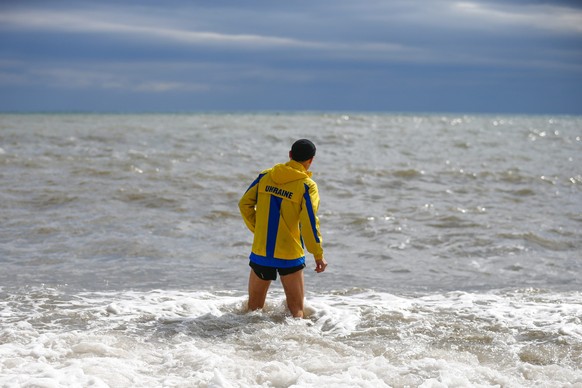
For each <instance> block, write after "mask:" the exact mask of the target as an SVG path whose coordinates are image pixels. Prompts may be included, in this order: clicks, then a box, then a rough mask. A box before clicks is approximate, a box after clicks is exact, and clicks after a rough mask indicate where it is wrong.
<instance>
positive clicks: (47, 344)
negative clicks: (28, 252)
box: [0, 288, 582, 387]
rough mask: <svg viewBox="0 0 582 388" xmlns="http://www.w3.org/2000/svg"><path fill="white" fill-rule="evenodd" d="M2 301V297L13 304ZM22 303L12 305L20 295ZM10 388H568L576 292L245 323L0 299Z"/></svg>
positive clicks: (129, 306) (190, 299)
mask: <svg viewBox="0 0 582 388" xmlns="http://www.w3.org/2000/svg"><path fill="white" fill-rule="evenodd" d="M15 291H16V292H15ZM24 291H26V292H24ZM0 295H2V299H1V301H0V305H1V307H2V310H1V311H2V320H3V325H2V327H1V328H0V338H2V340H3V341H2V343H1V344H0V354H1V355H2V361H1V363H2V368H3V373H2V374H1V375H0V383H2V384H4V385H8V386H10V385H11V384H18V385H27V384H28V385H31V384H32V385H39V384H44V385H47V384H52V385H55V384H56V385H60V386H80V385H81V386H83V385H90V384H93V385H101V386H117V387H129V386H136V385H138V386H159V385H168V384H170V383H171V384H172V385H192V384H195V385H198V386H206V385H212V384H216V383H217V382H219V383H220V384H221V385H222V386H231V387H243V386H261V385H269V386H278V385H281V386H290V385H295V386H314V385H318V386H322V385H323V386H325V385H326V384H332V385H333V386H370V385H373V386H394V387H404V386H421V385H423V384H424V385H431V384H432V385H434V384H437V385H449V384H461V385H468V386H478V385H483V386H490V385H509V386H516V387H520V386H531V385H532V384H543V385H548V386H564V385H568V384H576V383H577V382H579V381H580V380H581V379H582V372H581V371H580V369H579V365H580V363H581V362H582V330H580V325H581V322H580V317H581V316H582V307H581V306H580V304H579V300H580V297H581V296H582V295H580V293H579V292H570V293H552V292H546V291H544V290H538V289H515V290H507V291H500V292H491V293H467V292H449V293H432V294H415V295H395V294H387V293H379V292H375V291H372V290H366V289H344V290H337V291H335V292H329V293H324V294H308V295H307V305H306V312H307V318H306V319H304V320H295V319H293V318H291V317H290V315H289V313H288V311H287V309H286V307H285V304H284V300H283V299H282V297H283V295H282V292H281V291H276V290H274V291H273V292H272V293H271V294H270V295H271V296H270V299H269V301H268V303H267V305H266V306H265V308H264V309H263V310H262V311H256V312H252V313H247V312H246V311H245V310H246V303H245V300H246V297H245V296H244V295H243V294H240V293H238V292H232V291H217V292H204V291H193V292H189V291H176V290H175V291H171V290H152V291H148V292H135V291H124V292H117V293H108V292H92V293H87V292H82V293H76V294H68V293H66V292H63V291H59V290H57V289H27V290H14V289H12V288H11V289H5V288H3V289H0Z"/></svg>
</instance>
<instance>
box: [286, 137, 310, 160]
mask: <svg viewBox="0 0 582 388" xmlns="http://www.w3.org/2000/svg"><path fill="white" fill-rule="evenodd" d="M314 156H315V144H313V143H312V142H311V141H309V140H307V139H299V140H297V141H296V142H295V143H293V146H291V151H289V157H290V158H291V159H293V160H295V161H296V162H305V161H307V160H310V159H312V158H313V157H314Z"/></svg>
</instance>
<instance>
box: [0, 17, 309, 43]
mask: <svg viewBox="0 0 582 388" xmlns="http://www.w3.org/2000/svg"><path fill="white" fill-rule="evenodd" d="M108 17H109V15H108V14H101V13H97V12H70V11H69V12H68V13H67V12H55V11H48V10H33V11H31V10H24V11H7V12H3V13H1V14H0V23H1V24H3V25H4V26H5V27H4V28H6V26H13V27H16V28H19V29H32V30H41V31H49V32H72V33H101V34H125V35H131V36H133V37H134V38H138V39H151V38H156V39H162V40H167V41H172V42H178V43H186V44H197V45H200V44H204V45H211V44H215V45H234V46H240V47H252V48H257V47H284V48H286V47H304V48H305V47H312V48H317V47H320V45H319V44H317V43H313V42H306V41H301V40H297V39H292V38H284V37H277V36H265V35H254V34H225V33H218V32H212V31H192V30H187V29H177V28H170V27H164V26H152V25H147V24H153V23H148V22H142V23H139V22H137V23H136V22H135V21H133V22H132V21H131V17H128V18H127V19H130V21H125V22H117V21H114V20H112V21H107V19H108ZM159 22H160V21H159V20H158V21H157V23H159Z"/></svg>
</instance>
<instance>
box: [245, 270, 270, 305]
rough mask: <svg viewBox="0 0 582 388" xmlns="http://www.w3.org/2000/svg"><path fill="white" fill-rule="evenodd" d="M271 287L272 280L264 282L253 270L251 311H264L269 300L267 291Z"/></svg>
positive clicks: (250, 276) (250, 277)
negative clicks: (266, 301) (266, 300)
mask: <svg viewBox="0 0 582 388" xmlns="http://www.w3.org/2000/svg"><path fill="white" fill-rule="evenodd" d="M270 285H271V281H270V280H263V279H261V278H260V277H258V276H257V274H256V273H255V271H253V270H252V269H251V274H250V275H249V310H250V311H254V310H257V309H262V308H263V306H264V305H265V299H267V291H269V286H270Z"/></svg>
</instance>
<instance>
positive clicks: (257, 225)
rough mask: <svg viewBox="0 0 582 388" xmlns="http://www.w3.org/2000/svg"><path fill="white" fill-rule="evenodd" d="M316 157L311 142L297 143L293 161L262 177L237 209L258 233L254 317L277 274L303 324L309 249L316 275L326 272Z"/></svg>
mask: <svg viewBox="0 0 582 388" xmlns="http://www.w3.org/2000/svg"><path fill="white" fill-rule="evenodd" d="M314 156H315V145H314V144H313V143H312V142H311V141H309V140H307V139H301V140H297V141H296V142H295V143H293V146H292V147H291V151H289V158H290V159H291V160H289V162H287V163H285V164H277V165H276V166H274V167H272V168H270V169H268V170H265V171H263V172H262V173H261V174H259V176H258V178H257V179H256V180H255V181H254V182H253V183H252V184H251V185H250V186H249V188H248V189H247V191H246V193H245V194H244V195H243V196H242V198H241V200H240V202H239V204H238V206H239V209H240V212H241V214H242V217H243V219H244V221H245V224H246V225H247V227H248V228H249V229H250V230H251V232H253V233H254V239H253V247H252V251H251V255H250V263H249V265H250V267H251V271H250V276H249V305H248V308H249V310H251V311H252V310H257V309H260V308H263V306H264V305H265V299H266V298H267V291H268V290H269V286H270V285H271V281H272V280H276V279H277V272H278V273H279V275H281V283H282V284H283V289H284V290H285V296H286V298H287V307H288V308H289V310H290V311H291V314H293V316H294V317H296V318H303V299H304V295H305V291H304V280H303V268H305V253H304V251H303V246H304V243H305V246H306V247H307V250H308V251H309V252H310V253H311V254H313V257H314V258H315V272H318V273H320V272H323V271H325V268H326V267H327V262H326V261H325V259H324V258H323V248H322V247H321V233H320V232H319V219H318V218H317V209H318V208H319V193H318V191H317V185H316V184H315V182H314V181H313V180H312V179H311V174H312V173H311V172H310V171H308V170H309V167H310V166H311V163H312V162H313V157H314Z"/></svg>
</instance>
